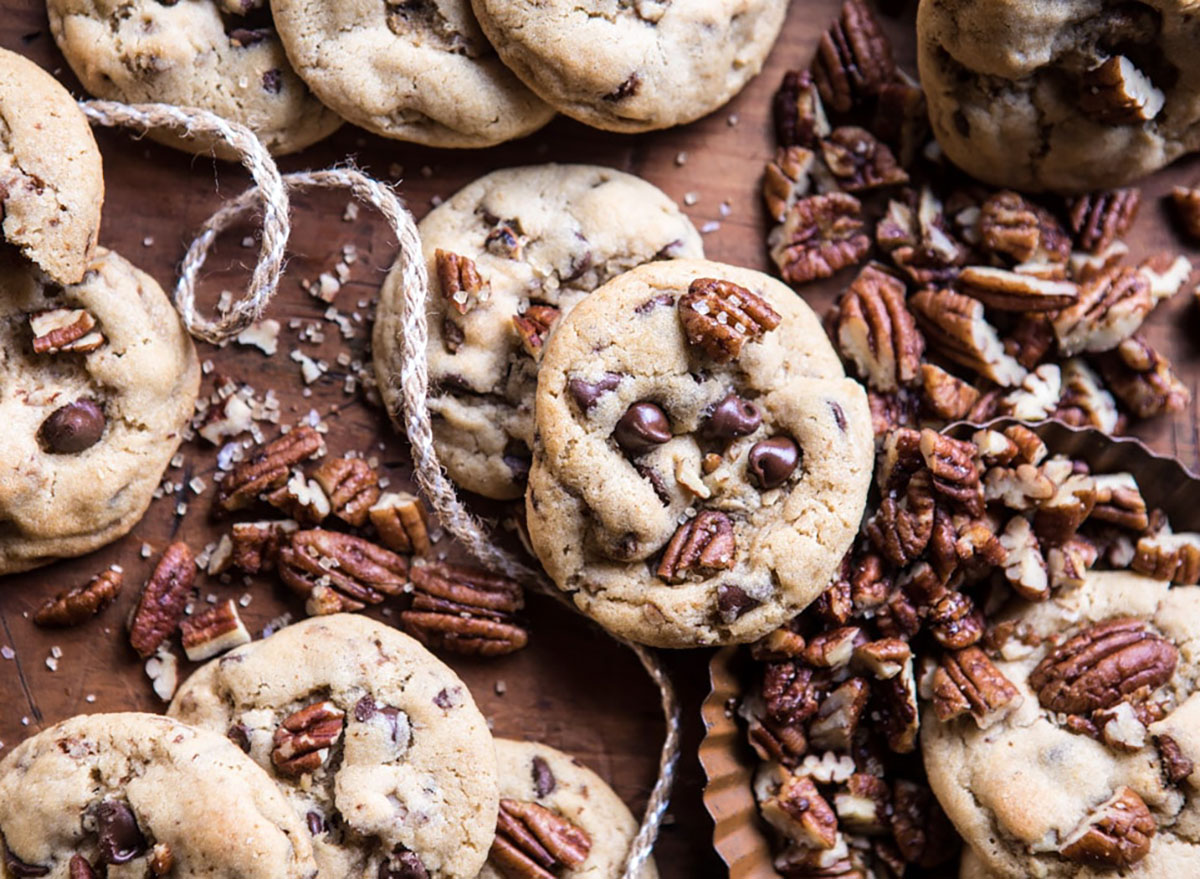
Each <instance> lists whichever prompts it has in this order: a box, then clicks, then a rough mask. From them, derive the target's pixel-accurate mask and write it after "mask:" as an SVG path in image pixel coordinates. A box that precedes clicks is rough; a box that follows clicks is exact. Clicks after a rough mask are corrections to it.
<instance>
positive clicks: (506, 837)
mask: <svg viewBox="0 0 1200 879" xmlns="http://www.w3.org/2000/svg"><path fill="white" fill-rule="evenodd" d="M591 850H592V840H591V837H589V836H588V835H587V833H586V832H585V831H584V830H583V829H582V828H581V827H578V826H576V825H575V824H572V823H571V822H570V821H568V820H567V819H566V818H565V817H564V816H562V815H561V814H559V813H558V812H553V811H551V810H550V809H547V808H546V807H545V806H541V805H538V804H537V803H533V802H529V801H527V800H511V799H502V800H500V812H499V817H498V819H497V821H496V838H495V840H494V841H493V842H492V849H491V851H490V852H489V853H488V861H489V862H490V863H491V864H492V866H493V867H495V868H496V870H497V871H498V872H499V873H500V874H501V875H503V876H506V877H508V879H555V872H551V871H559V870H560V869H563V868H565V869H567V870H577V869H579V868H580V867H582V866H583V864H584V862H585V861H586V860H587V856H588V853H589V852H590V851H591Z"/></svg>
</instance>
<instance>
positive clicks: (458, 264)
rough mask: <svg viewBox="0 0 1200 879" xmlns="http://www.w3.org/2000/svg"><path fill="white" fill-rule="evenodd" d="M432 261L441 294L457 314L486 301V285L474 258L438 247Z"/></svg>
mask: <svg viewBox="0 0 1200 879" xmlns="http://www.w3.org/2000/svg"><path fill="white" fill-rule="evenodd" d="M434 263H435V268H436V271H437V279H438V284H439V285H440V286H441V288H442V295H443V296H444V297H446V301H447V302H448V303H449V304H450V306H451V307H452V308H453V309H454V310H455V311H457V312H458V313H459V314H466V313H467V312H468V311H470V310H471V309H472V308H474V307H475V306H476V305H477V304H478V303H479V302H486V301H487V299H488V293H489V290H488V285H487V282H486V281H484V280H483V278H482V277H481V276H480V274H479V269H477V268H476V267H475V260H473V259H471V258H470V257H466V256H460V255H459V254H457V253H450V252H449V251H446V250H442V249H441V248H438V249H437V251H436V252H435V253H434Z"/></svg>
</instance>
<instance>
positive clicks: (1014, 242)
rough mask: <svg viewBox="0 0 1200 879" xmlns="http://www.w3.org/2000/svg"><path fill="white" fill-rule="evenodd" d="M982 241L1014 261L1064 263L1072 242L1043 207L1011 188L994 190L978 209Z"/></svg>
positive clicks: (995, 251)
mask: <svg viewBox="0 0 1200 879" xmlns="http://www.w3.org/2000/svg"><path fill="white" fill-rule="evenodd" d="M979 233H980V238H981V244H982V245H983V247H984V248H985V249H986V250H988V251H990V252H991V253H998V254H1004V255H1005V256H1008V257H1010V258H1011V259H1012V260H1013V261H1014V262H1018V263H1027V262H1031V261H1036V262H1049V263H1065V262H1066V261H1067V257H1068V256H1070V254H1071V241H1070V239H1069V238H1068V237H1067V234H1066V232H1064V231H1063V229H1062V227H1061V226H1059V225H1058V221H1057V220H1055V219H1054V216H1053V215H1052V214H1051V213H1050V212H1049V211H1047V210H1046V209H1045V208H1042V207H1039V206H1038V205H1035V204H1033V203H1032V202H1029V201H1026V200H1025V199H1024V198H1022V197H1021V196H1020V195H1019V194H1018V193H1016V192H1012V191H1007V190H1006V191H1003V192H997V193H995V194H994V195H991V196H989V197H988V199H987V200H986V201H985V202H984V203H983V204H982V205H981V206H980V209H979Z"/></svg>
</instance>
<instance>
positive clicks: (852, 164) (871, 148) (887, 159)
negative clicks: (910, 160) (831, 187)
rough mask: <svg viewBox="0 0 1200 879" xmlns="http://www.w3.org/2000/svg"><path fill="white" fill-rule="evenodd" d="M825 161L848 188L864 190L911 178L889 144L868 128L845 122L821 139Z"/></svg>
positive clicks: (850, 189) (845, 188)
mask: <svg viewBox="0 0 1200 879" xmlns="http://www.w3.org/2000/svg"><path fill="white" fill-rule="evenodd" d="M821 155H822V156H824V158H825V165H826V166H827V167H828V168H829V170H830V172H831V173H832V174H833V176H834V177H835V178H836V179H837V182H838V184H839V185H840V186H841V187H842V189H844V190H846V191H847V192H861V191H863V190H866V189H878V188H880V187H883V186H899V185H900V184H902V183H907V182H908V174H907V173H906V172H905V171H904V169H903V168H901V167H900V165H899V164H897V162H896V157H895V156H893V155H892V151H891V150H890V149H889V148H888V146H887V144H885V143H882V142H881V141H879V140H876V138H875V135H873V134H871V132H869V131H867V130H866V129H865V128H858V127H856V126H853V125H844V126H841V127H839V128H835V129H834V130H833V132H832V133H831V134H830V135H829V137H827V138H826V139H825V140H823V141H821Z"/></svg>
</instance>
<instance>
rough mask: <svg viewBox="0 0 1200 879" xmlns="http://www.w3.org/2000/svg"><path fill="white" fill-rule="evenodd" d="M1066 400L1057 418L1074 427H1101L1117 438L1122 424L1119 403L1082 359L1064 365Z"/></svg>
mask: <svg viewBox="0 0 1200 879" xmlns="http://www.w3.org/2000/svg"><path fill="white" fill-rule="evenodd" d="M1062 381H1063V390H1062V396H1061V397H1059V400H1058V406H1057V408H1056V409H1055V410H1054V417H1055V418H1057V419H1059V420H1060V421H1063V422H1065V423H1067V424H1069V425H1071V426H1072V427H1097V428H1099V429H1100V430H1102V431H1104V432H1105V433H1108V434H1115V433H1117V432H1118V428H1119V427H1120V423H1121V413H1120V412H1119V411H1117V401H1116V400H1115V399H1113V395H1112V394H1111V393H1109V391H1108V390H1107V389H1106V388H1105V387H1104V386H1103V385H1102V384H1101V382H1100V376H1098V375H1096V373H1095V372H1094V371H1093V370H1092V368H1091V367H1090V366H1088V365H1087V363H1085V362H1084V361H1083V360H1082V359H1081V358H1079V357H1072V358H1071V359H1070V360H1068V361H1066V362H1065V363H1064V364H1063V365H1062Z"/></svg>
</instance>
